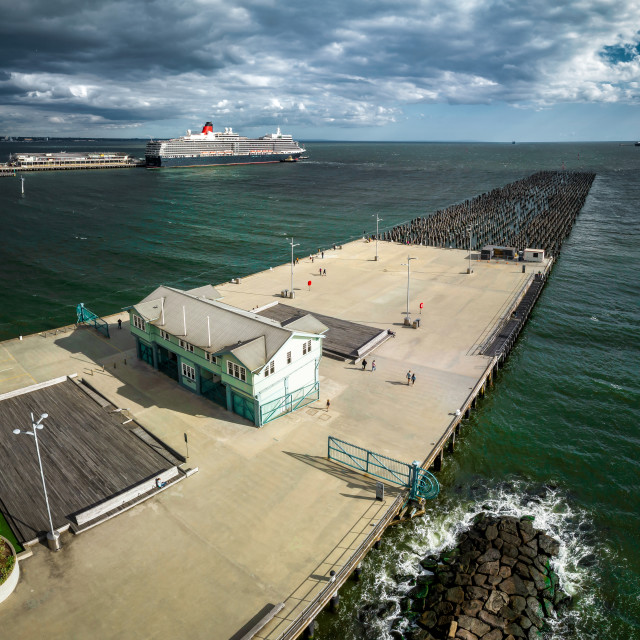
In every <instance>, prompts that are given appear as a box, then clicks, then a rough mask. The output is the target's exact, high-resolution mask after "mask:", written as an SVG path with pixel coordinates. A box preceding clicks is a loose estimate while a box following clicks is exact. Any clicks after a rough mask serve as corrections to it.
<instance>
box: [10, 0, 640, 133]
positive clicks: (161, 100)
mask: <svg viewBox="0 0 640 640" xmlns="http://www.w3.org/2000/svg"><path fill="white" fill-rule="evenodd" d="M0 2H1V3H3V4H6V5H7V7H9V2H8V0H0ZM2 15H3V20H2V21H1V22H0V60H2V70H1V71H0V95H1V96H2V101H1V104H0V124H4V125H5V126H9V125H18V124H20V119H21V117H22V122H24V123H28V122H29V121H30V118H31V115H30V114H31V113H36V112H37V113H39V114H42V113H44V114H55V116H54V115H52V116H50V117H51V118H52V120H51V121H52V122H54V123H55V124H56V126H57V127H58V128H59V129H60V130H63V129H64V127H65V126H66V125H65V123H66V124H68V126H69V127H77V126H78V123H79V122H82V121H83V120H82V118H89V119H90V118H93V119H94V120H93V121H94V122H99V123H101V125H100V126H115V127H118V126H127V125H128V126H132V125H137V124H140V123H144V122H149V121H154V120H162V119H172V120H181V121H184V122H185V123H187V124H190V125H194V124H197V123H199V122H200V121H201V120H202V119H203V117H210V116H214V117H216V116H218V117H225V118H226V117H229V118H231V119H232V120H233V123H234V124H236V125H238V126H239V125H247V126H250V125H254V124H255V125H256V126H258V125H264V124H266V123H273V122H274V121H275V122H287V123H292V124H293V123H302V124H308V125H319V124H331V123H335V124H339V125H344V126H361V125H368V126H371V125H381V124H385V123H388V122H391V121H393V120H394V119H395V118H398V117H400V116H401V110H402V107H403V105H407V104H411V103H443V102H445V103H452V104H457V103H462V104H490V103H492V102H506V103H510V104H514V105H519V106H529V107H530V106H535V107H539V106H545V105H549V104H553V103H556V102H562V101H575V102H580V101H584V102H588V101H603V102H614V101H635V100H637V98H638V93H639V88H638V81H639V79H640V74H639V69H640V65H639V61H638V56H637V55H631V54H632V53H633V51H634V50H633V46H635V45H629V44H628V43H636V44H637V40H638V39H637V34H636V33H635V31H634V30H633V29H632V28H631V27H630V26H628V25H637V24H638V23H639V22H640V8H639V7H638V6H637V3H635V2H634V3H628V2H626V3H625V2H622V1H615V0H614V1H613V2H606V1H604V0H602V1H600V0H591V1H588V2H586V3H585V2H584V1H577V0H568V1H567V2H563V3H561V6H558V4H557V2H556V0H538V1H536V2H535V3H533V2H528V3H527V2H525V3H523V2H520V1H519V0H518V1H515V0H501V1H498V2H493V1H491V2H486V1H485V2H481V1H474V0H450V1H449V2H447V3H442V2H432V1H419V0H406V2H403V3H397V2H390V1H387V2H376V1H375V0H350V1H349V2H344V1H343V0H341V1H339V2H338V1H334V0H329V1H327V2H322V3H320V2H304V1H303V0H292V1H290V2H287V3H283V2H277V1H275V0H244V1H242V0H240V1H238V2H232V1H231V0H211V1H209V0H201V1H195V0H193V1H189V2H186V1H183V2H180V1H177V0H174V1H169V0H146V1H145V0H104V1H102V2H75V1H74V2H72V1H69V0H57V1H56V2H51V0H21V2H18V3H13V2H12V3H11V4H10V10H8V9H6V10H5V11H3V14H2ZM630 47H631V48H630ZM16 114H18V115H16ZM20 114H22V116H21V115H20ZM45 117H46V116H45ZM53 118H55V120H54V119H53Z"/></svg>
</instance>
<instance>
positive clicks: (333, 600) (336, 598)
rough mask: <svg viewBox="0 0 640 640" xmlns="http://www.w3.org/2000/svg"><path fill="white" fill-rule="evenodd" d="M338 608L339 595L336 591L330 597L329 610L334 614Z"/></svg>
mask: <svg viewBox="0 0 640 640" xmlns="http://www.w3.org/2000/svg"><path fill="white" fill-rule="evenodd" d="M339 606H340V594H339V593H338V592H337V591H336V592H335V593H334V594H333V595H332V596H331V600H329V608H330V609H331V612H332V613H335V612H336V611H337V610H338V607H339Z"/></svg>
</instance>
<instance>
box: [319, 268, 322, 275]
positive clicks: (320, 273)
mask: <svg viewBox="0 0 640 640" xmlns="http://www.w3.org/2000/svg"><path fill="white" fill-rule="evenodd" d="M319 273H320V275H322V267H320V271H319Z"/></svg>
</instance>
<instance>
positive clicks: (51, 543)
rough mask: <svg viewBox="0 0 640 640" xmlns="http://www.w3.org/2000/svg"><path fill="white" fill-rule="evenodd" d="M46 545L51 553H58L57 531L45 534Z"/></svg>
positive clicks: (58, 536)
mask: <svg viewBox="0 0 640 640" xmlns="http://www.w3.org/2000/svg"><path fill="white" fill-rule="evenodd" d="M47 545H48V547H49V549H51V551H60V546H61V545H60V534H59V533H58V532H57V531H49V532H48V533H47Z"/></svg>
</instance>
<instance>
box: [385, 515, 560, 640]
mask: <svg viewBox="0 0 640 640" xmlns="http://www.w3.org/2000/svg"><path fill="white" fill-rule="evenodd" d="M559 548H560V545H559V543H558V541H557V540H555V539H554V538H552V537H550V536H548V535H547V534H546V533H545V532H544V531H541V530H539V529H536V528H535V527H534V525H533V518H532V517H529V516H524V517H522V518H520V519H518V518H515V517H511V516H500V517H498V516H492V515H487V514H485V513H480V514H478V515H477V516H476V517H475V519H474V524H473V526H472V527H471V528H470V529H469V530H468V531H466V532H465V533H463V534H461V535H460V536H459V538H458V540H457V545H456V546H455V548H453V549H449V550H447V551H445V552H443V553H441V554H440V555H439V556H435V555H429V556H427V557H425V558H423V559H422V560H421V561H420V565H421V567H422V570H423V571H422V573H420V574H419V575H418V576H417V578H416V584H415V586H414V587H412V588H411V590H410V591H409V592H408V593H407V594H406V597H405V598H404V599H403V601H402V602H401V608H402V610H403V611H404V616H403V617H404V620H407V619H408V620H409V621H410V622H411V623H412V624H411V626H412V627H413V628H412V629H411V630H406V628H402V627H404V626H405V624H406V623H404V622H403V623H401V624H394V627H393V628H392V630H391V637H392V638H394V640H444V639H445V638H447V639H448V638H459V639H460V640H517V639H518V638H525V639H527V640H532V639H534V638H536V639H537V638H543V637H544V634H545V632H546V631H549V630H550V626H549V621H550V619H553V618H555V617H556V612H557V610H558V609H559V608H560V607H562V606H563V605H564V604H566V603H567V602H568V601H569V596H568V595H567V594H566V593H565V592H564V591H563V590H562V589H561V588H560V587H559V585H558V576H557V575H556V574H555V573H554V571H553V569H552V568H551V562H552V558H553V557H554V556H555V555H557V554H558V551H559ZM400 620H402V619H400V618H399V619H397V621H400Z"/></svg>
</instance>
